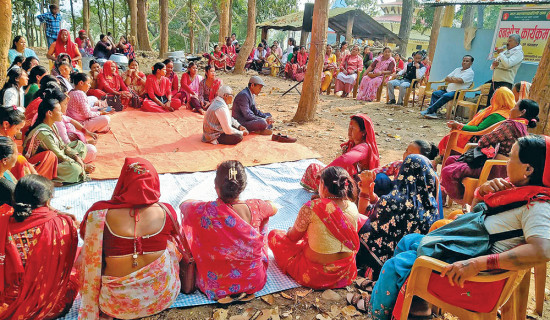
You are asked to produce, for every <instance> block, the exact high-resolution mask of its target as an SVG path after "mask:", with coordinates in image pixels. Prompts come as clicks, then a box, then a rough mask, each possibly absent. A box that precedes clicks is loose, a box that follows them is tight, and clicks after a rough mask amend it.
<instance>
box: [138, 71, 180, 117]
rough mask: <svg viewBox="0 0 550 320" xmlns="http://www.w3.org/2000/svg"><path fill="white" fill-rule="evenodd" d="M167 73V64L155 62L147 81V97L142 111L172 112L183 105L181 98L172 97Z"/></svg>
mask: <svg viewBox="0 0 550 320" xmlns="http://www.w3.org/2000/svg"><path fill="white" fill-rule="evenodd" d="M165 75H166V65H165V64H164V63H162V62H157V63H155V65H154V66H153V73H152V74H150V75H148V76H147V81H146V82H145V99H144V100H143V104H142V105H141V111H145V112H172V111H175V110H178V109H179V108H180V107H181V101H180V99H177V98H173V97H172V90H171V83H170V80H168V78H166V77H165ZM176 82H177V81H176Z"/></svg>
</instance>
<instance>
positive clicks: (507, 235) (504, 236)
mask: <svg viewBox="0 0 550 320" xmlns="http://www.w3.org/2000/svg"><path fill="white" fill-rule="evenodd" d="M521 236H523V229H515V230H510V231H504V232H499V233H494V234H490V235H489V242H490V243H491V244H493V243H495V242H498V241H502V240H508V239H512V238H517V237H521Z"/></svg>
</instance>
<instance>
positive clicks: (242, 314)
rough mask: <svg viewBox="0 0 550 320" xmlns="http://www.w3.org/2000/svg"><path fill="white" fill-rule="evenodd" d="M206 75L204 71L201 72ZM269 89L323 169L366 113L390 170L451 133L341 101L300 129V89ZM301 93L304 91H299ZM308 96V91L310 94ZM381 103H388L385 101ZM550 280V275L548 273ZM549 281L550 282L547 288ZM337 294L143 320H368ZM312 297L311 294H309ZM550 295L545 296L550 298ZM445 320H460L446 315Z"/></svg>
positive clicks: (288, 128) (265, 105)
mask: <svg viewBox="0 0 550 320" xmlns="http://www.w3.org/2000/svg"><path fill="white" fill-rule="evenodd" d="M35 50H36V52H37V54H38V55H39V57H40V58H41V61H47V60H46V59H45V50H44V49H40V48H35ZM151 57H152V54H151V53H149V56H148V57H144V56H142V55H140V56H139V58H138V59H139V60H140V62H141V65H140V69H141V70H142V71H143V72H145V73H148V72H150V71H149V70H150V66H152V65H153V63H154V62H157V61H158V59H155V58H151ZM201 72H202V71H201ZM254 74H256V73H252V72H250V73H249V74H248V75H233V74H231V73H221V74H218V76H219V77H220V78H221V79H222V80H223V81H224V83H225V84H228V85H230V86H231V87H232V88H233V90H234V93H235V94H236V93H237V92H238V91H240V90H241V89H243V88H244V87H245V86H246V84H247V82H248V77H249V76H250V75H254ZM264 80H265V82H266V86H265V88H264V89H263V91H262V92H261V93H260V95H259V97H258V98H257V104H258V106H259V107H260V108H261V110H262V111H264V112H270V113H271V114H272V115H273V117H274V119H275V124H274V131H275V132H280V133H282V134H288V135H290V136H292V137H296V138H298V143H301V144H303V145H306V146H308V147H309V148H310V149H312V150H314V151H316V152H318V153H319V154H320V155H321V158H319V160H321V161H322V162H324V163H329V162H330V161H332V160H333V159H334V158H335V157H336V156H338V155H339V154H340V144H341V143H343V142H345V141H347V128H348V124H349V119H350V116H352V115H354V114H356V113H366V114H367V115H369V117H370V118H371V119H372V120H373V123H374V126H375V131H376V139H377V143H378V148H379V151H380V156H381V163H382V164H385V163H388V162H391V161H395V160H398V159H401V158H402V155H403V152H404V150H405V149H406V147H407V145H408V144H409V142H411V141H413V140H415V139H424V140H427V141H430V142H434V143H436V144H437V143H438V142H439V140H440V139H441V138H442V137H443V136H444V135H445V134H446V133H447V132H448V128H447V127H446V126H445V121H444V120H426V119H423V118H420V117H419V111H420V109H419V107H418V105H417V104H416V105H415V107H414V108H412V107H411V104H409V107H408V108H404V107H394V106H386V105H385V104H384V103H377V102H371V103H365V102H359V101H356V100H354V99H352V98H340V97H337V96H334V95H331V96H326V95H322V96H321V97H320V101H319V104H318V106H317V116H316V118H315V120H314V121H311V122H308V123H295V122H292V121H291V120H292V118H293V116H294V114H295V112H296V108H297V106H298V102H299V99H300V96H299V94H298V92H297V91H296V90H292V91H290V92H289V93H288V94H286V95H285V96H282V93H283V92H285V91H286V90H288V89H290V88H291V86H293V85H294V84H295V82H293V81H287V80H283V79H280V78H273V77H264ZM298 89H299V90H300V91H302V90H303V88H302V85H300V86H298ZM306 90H307V89H306ZM382 101H385V99H384V96H383V99H382ZM549 274H550V272H549ZM549 282H550V280H548V278H547V283H546V286H547V287H548V288H550V286H549ZM530 290H531V292H530V296H529V306H528V311H527V314H528V318H529V319H547V318H548V317H550V316H549V315H550V303H549V302H548V301H546V302H545V304H544V315H545V317H539V316H537V315H536V314H535V312H534V308H535V306H534V283H533V282H532V283H531V288H530ZM334 291H335V292H336V293H337V296H339V298H337V297H336V296H335V297H333V298H334V299H335V300H328V299H325V298H323V297H322V294H323V291H312V292H309V290H307V289H305V288H297V289H291V290H287V291H284V292H282V293H281V292H280V293H276V294H272V295H268V296H267V298H265V297H264V299H262V298H256V299H254V300H252V301H250V302H247V303H242V304H234V305H229V306H223V307H222V306H220V305H205V306H198V307H191V308H176V309H169V310H166V311H164V312H161V313H159V314H157V315H154V316H151V317H147V318H143V319H147V320H161V319H162V320H164V319H174V320H175V319H178V320H180V319H185V320H195V319H196V320H203V319H214V320H224V319H230V320H268V319H273V320H277V319H284V320H293V319H304V320H309V319H366V318H367V317H366V316H365V315H364V314H362V313H358V312H356V311H355V310H354V309H353V308H345V307H346V305H347V303H346V300H345V296H346V293H347V292H356V291H357V289H355V288H354V287H353V286H350V287H348V288H345V289H338V290H334ZM306 293H307V294H306ZM548 294H550V291H548V289H547V291H546V295H545V298H547V297H548ZM440 319H449V320H450V319H456V318H455V317H453V316H451V315H449V314H444V315H443V316H441V317H440Z"/></svg>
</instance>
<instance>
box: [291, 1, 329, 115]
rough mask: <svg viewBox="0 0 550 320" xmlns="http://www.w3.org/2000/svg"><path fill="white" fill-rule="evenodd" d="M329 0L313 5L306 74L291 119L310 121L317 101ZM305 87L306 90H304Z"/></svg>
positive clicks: (316, 2)
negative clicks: (294, 112)
mask: <svg viewBox="0 0 550 320" xmlns="http://www.w3.org/2000/svg"><path fill="white" fill-rule="evenodd" d="M328 2H329V0H315V4H314V6H313V22H312V25H311V48H310V55H309V61H308V63H307V68H306V75H305V78H304V84H303V86H302V88H304V89H302V95H301V96H300V102H299V103H298V109H297V110H296V114H295V115H294V118H293V119H292V121H311V120H313V118H314V117H315V110H316V109H317V103H318V102H319V88H320V87H321V76H322V74H323V64H324V62H325V47H326V43H327V28H328ZM306 88H307V90H306Z"/></svg>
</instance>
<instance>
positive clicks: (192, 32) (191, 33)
mask: <svg viewBox="0 0 550 320" xmlns="http://www.w3.org/2000/svg"><path fill="white" fill-rule="evenodd" d="M189 15H190V16H191V19H189V52H191V54H193V53H195V11H194V10H193V1H192V0H189Z"/></svg>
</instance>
